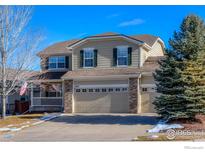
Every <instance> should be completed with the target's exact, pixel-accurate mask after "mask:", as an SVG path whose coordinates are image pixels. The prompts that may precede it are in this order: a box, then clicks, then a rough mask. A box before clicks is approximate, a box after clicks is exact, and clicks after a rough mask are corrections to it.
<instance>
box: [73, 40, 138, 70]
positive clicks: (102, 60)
mask: <svg viewBox="0 0 205 154" xmlns="http://www.w3.org/2000/svg"><path fill="white" fill-rule="evenodd" d="M123 45H125V46H129V47H132V66H130V67H138V66H139V47H138V45H136V44H134V43H130V42H128V41H126V40H124V39H121V38H116V39H104V40H103V39H101V40H92V41H88V42H86V43H84V44H82V45H79V46H78V47H76V48H75V49H74V51H73V58H72V60H73V70H76V69H80V50H82V49H83V48H95V49H97V50H98V66H97V68H110V67H112V59H113V48H115V47H116V46H123Z"/></svg>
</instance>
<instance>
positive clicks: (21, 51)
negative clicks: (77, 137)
mask: <svg viewBox="0 0 205 154" xmlns="http://www.w3.org/2000/svg"><path fill="white" fill-rule="evenodd" d="M32 10H33V8H32V7H30V6H0V95H1V102H2V118H5V116H6V97H7V96H9V95H10V94H11V93H13V92H16V91H17V90H18V88H19V87H20V86H21V85H22V83H24V82H25V81H26V80H28V78H29V77H30V75H29V74H30V71H31V70H32V69H33V67H34V66H35V60H36V56H35V55H36V53H35V52H36V49H37V45H38V44H39V42H40V41H41V40H42V35H40V33H36V32H35V33H34V32H32V31H29V29H28V28H27V25H28V23H29V21H30V19H31V16H32Z"/></svg>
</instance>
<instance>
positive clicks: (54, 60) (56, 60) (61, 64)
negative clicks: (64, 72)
mask: <svg viewBox="0 0 205 154" xmlns="http://www.w3.org/2000/svg"><path fill="white" fill-rule="evenodd" d="M48 63H49V65H48V66H49V69H56V68H66V62H65V56H52V57H49V62H48Z"/></svg>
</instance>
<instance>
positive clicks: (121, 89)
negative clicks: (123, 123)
mask: <svg viewBox="0 0 205 154" xmlns="http://www.w3.org/2000/svg"><path fill="white" fill-rule="evenodd" d="M74 112H76V113H128V112H129V104H128V84H125V83H124V84H103V85H102V84H89V85H86V84H83V85H78V86H75V92H74Z"/></svg>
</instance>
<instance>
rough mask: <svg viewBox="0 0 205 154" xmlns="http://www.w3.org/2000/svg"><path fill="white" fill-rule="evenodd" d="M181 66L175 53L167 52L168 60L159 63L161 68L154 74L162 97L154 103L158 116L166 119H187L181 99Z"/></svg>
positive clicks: (182, 90) (182, 88)
mask: <svg viewBox="0 0 205 154" xmlns="http://www.w3.org/2000/svg"><path fill="white" fill-rule="evenodd" d="M180 64H181V63H180V59H178V58H177V56H176V55H175V53H174V52H170V51H167V55H166V58H165V59H162V60H160V61H159V65H160V68H159V69H158V70H156V72H155V73H154V78H155V81H157V82H156V85H157V92H158V93H160V96H159V97H157V98H156V99H155V101H154V102H153V103H154V105H155V108H156V110H157V112H158V114H160V115H161V116H162V117H163V118H164V119H176V118H178V117H183V118H187V116H186V113H185V112H184V111H185V101H184V99H183V98H182V97H180V95H181V94H182V93H183V92H184V87H183V86H182V85H183V83H182V80H181V65H180Z"/></svg>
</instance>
